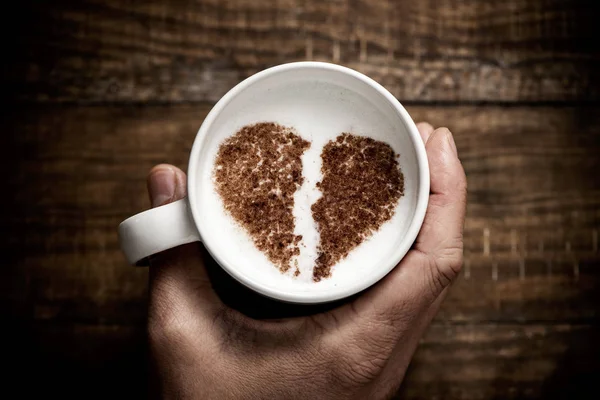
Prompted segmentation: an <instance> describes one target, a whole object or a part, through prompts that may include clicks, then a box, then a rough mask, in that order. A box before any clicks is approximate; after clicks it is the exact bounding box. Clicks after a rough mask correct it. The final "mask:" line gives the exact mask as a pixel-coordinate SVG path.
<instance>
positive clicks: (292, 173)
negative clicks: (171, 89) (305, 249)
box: [214, 122, 404, 282]
mask: <svg viewBox="0 0 600 400" xmlns="http://www.w3.org/2000/svg"><path fill="white" fill-rule="evenodd" d="M309 147H310V143H309V142H308V141H306V140H304V139H302V138H301V137H300V136H299V135H298V134H297V133H296V132H295V131H294V130H293V129H292V128H289V127H285V126H282V125H278V124H275V123H270V122H266V123H258V124H255V125H249V126H245V127H243V128H242V129H241V130H240V131H238V132H237V133H236V134H235V135H233V136H232V137H230V138H228V139H227V140H226V141H225V142H224V143H222V144H221V146H220V148H219V152H218V153H217V157H216V161H215V171H214V178H215V187H216V190H217V192H218V193H219V195H220V196H221V198H222V200H223V205H224V207H225V210H226V211H227V212H228V213H229V214H230V215H231V216H232V217H233V218H234V219H235V220H236V221H237V222H238V223H239V224H240V225H241V226H242V227H244V228H245V229H246V231H247V232H248V233H249V234H250V237H251V238H252V240H253V242H254V244H255V246H256V247H257V248H258V249H259V250H260V251H262V252H263V253H264V254H265V255H266V256H267V258H268V259H269V260H270V261H271V262H272V263H273V264H275V265H276V266H277V267H278V268H279V270H280V271H281V272H287V271H288V270H289V269H290V268H291V266H292V263H293V260H294V258H295V257H297V256H299V255H300V249H299V247H298V246H299V243H300V241H301V240H302V236H299V235H295V234H294V227H295V218H294V215H293V209H294V193H295V192H296V191H297V190H298V189H299V188H300V186H301V185H302V183H303V181H304V178H303V176H302V161H301V156H302V154H303V153H304V152H305V151H306V150H307V149H308V148H309ZM397 157H398V156H397V155H396V154H395V153H394V151H393V149H392V148H391V147H390V146H389V145H388V144H387V143H384V142H381V141H377V140H374V139H371V138H367V137H361V136H356V135H353V134H350V133H343V134H342V135H340V136H338V137H337V138H336V139H335V140H332V141H330V142H329V143H327V144H326V145H325V146H324V148H323V151H322V153H321V158H322V161H323V164H322V168H321V172H322V174H323V178H322V180H321V182H319V183H317V187H318V188H319V189H320V190H321V192H322V197H321V198H319V200H317V202H316V203H314V204H313V205H312V207H311V211H312V216H313V219H314V221H315V223H316V225H317V228H318V231H319V234H320V241H319V245H318V249H317V250H318V257H317V259H316V262H315V266H314V268H313V280H314V281H315V282H318V281H320V280H321V279H323V278H327V277H329V276H331V268H332V267H333V266H334V265H335V264H336V263H337V262H339V261H340V260H341V259H343V258H345V257H346V256H348V254H349V253H350V252H351V251H352V250H353V249H354V248H356V247H357V246H359V245H360V244H361V243H362V242H363V241H364V240H365V239H367V238H368V237H369V236H370V235H372V233H373V232H375V231H377V230H378V229H379V228H380V227H381V225H383V223H385V222H386V221H388V220H390V219H391V218H392V216H393V215H394V210H395V207H396V205H397V203H398V200H399V199H400V197H401V196H402V195H403V193H404V176H403V174H402V172H401V171H400V168H399V166H398V162H397V160H396V159H397ZM294 264H295V271H294V275H296V276H297V275H298V274H299V273H300V271H299V270H298V266H297V263H294Z"/></svg>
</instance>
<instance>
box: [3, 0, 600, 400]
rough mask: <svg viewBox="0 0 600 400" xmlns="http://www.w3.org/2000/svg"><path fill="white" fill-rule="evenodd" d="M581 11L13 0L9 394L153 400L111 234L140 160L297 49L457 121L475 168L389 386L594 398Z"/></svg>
mask: <svg viewBox="0 0 600 400" xmlns="http://www.w3.org/2000/svg"><path fill="white" fill-rule="evenodd" d="M50 3H51V4H50ZM592 4H593V2H591V1H585V0H575V1H569V0H506V1H478V0H439V1H436V2H433V1H400V0H398V1H396V0H331V1H319V0H277V1H275V0H272V1H271V0H270V1H255V0H228V1H224V0H197V1H177V2H166V1H159V0H147V1H143V2H142V1H138V2H136V1H121V0H96V1H94V0H84V1H78V2H74V1H66V0H62V1H58V2H49V4H39V3H38V2H29V1H22V2H20V3H19V5H18V6H17V10H16V11H15V12H14V13H11V16H10V17H9V18H10V19H11V20H12V21H13V22H14V23H15V25H16V26H13V27H12V28H11V29H8V30H6V32H4V35H3V38H4V40H5V41H6V43H7V44H6V46H5V48H4V50H5V56H6V58H5V60H9V62H8V63H6V61H5V64H4V66H3V70H4V71H3V75H2V88H3V97H4V101H3V104H4V106H5V107H3V118H2V123H1V125H0V127H1V128H2V135H1V139H0V141H1V142H0V148H1V149H2V157H1V161H0V162H1V163H2V167H3V169H2V170H3V171H4V184H3V188H4V189H3V191H2V193H3V194H2V196H1V200H0V215H1V220H2V231H3V235H2V241H1V244H0V246H2V253H3V254H4V255H5V258H4V259H5V261H4V262H3V268H0V299H1V301H0V316H1V317H2V321H3V322H4V323H3V328H2V331H3V332H2V337H3V339H5V340H4V341H3V342H2V343H3V344H4V346H5V348H6V351H4V352H3V355H4V357H3V360H4V361H5V362H6V363H7V365H8V366H9V370H10V372H9V375H8V377H9V378H10V379H7V381H6V382H7V383H8V387H9V388H10V387H13V388H15V389H18V390H19V393H21V395H23V394H31V393H38V394H48V393H53V392H56V393H59V394H62V396H63V397H70V396H77V397H102V396H111V397H133V398H138V397H140V395H143V394H145V393H146V390H147V389H146V384H147V380H148V377H147V373H146V366H147V358H146V353H145V331H144V321H145V313H146V287H147V270H145V269H136V268H132V267H128V266H127V265H126V263H125V261H124V259H123V257H122V255H121V253H120V251H119V248H118V245H117V236H116V227H117V225H118V223H119V222H120V221H121V220H122V219H124V218H125V217H127V216H129V215H131V214H133V213H136V212H138V211H140V210H143V209H145V208H147V207H148V201H147V199H146V194H145V183H144V179H145V174H146V173H147V171H148V169H149V168H150V167H151V166H152V165H154V164H156V163H160V162H170V163H173V164H175V165H177V166H179V167H181V168H184V169H185V167H186V163H187V156H188V152H189V150H190V147H191V144H192V140H193V138H194V136H195V134H196V131H197V129H198V127H199V126H200V124H201V123H202V120H203V118H204V117H205V115H206V114H207V112H208V111H209V109H210V107H211V105H212V104H214V102H215V101H216V100H218V99H219V98H220V96H221V95H223V94H224V93H225V92H226V91H227V90H228V89H229V88H231V87H232V86H233V85H235V84H236V83H237V82H239V81H240V80H241V79H243V78H245V77H247V76H249V75H251V74H252V73H254V72H256V71H259V70H261V69H263V68H265V67H268V66H271V65H275V64H279V63H283V62H287V61H294V60H307V59H310V60H322V61H330V62H336V63H340V64H343V65H347V66H350V67H352V68H355V69H357V70H359V71H362V72H365V73H367V74H368V75H370V76H372V77H373V78H375V79H376V80H378V81H379V82H381V83H382V84H384V85H385V86H386V87H387V88H388V89H389V90H390V91H391V92H392V93H393V94H394V95H395V96H397V97H398V98H399V99H400V100H401V101H402V102H403V103H404V104H405V105H406V106H407V108H408V110H409V112H410V113H411V115H412V116H413V117H414V119H415V120H428V121H430V122H431V123H432V124H434V125H446V126H448V127H450V128H451V130H452V131H453V132H454V134H455V137H456V142H457V146H458V149H459V153H460V157H461V159H462V161H463V164H464V167H465V169H466V172H467V176H468V181H469V205H468V216H467V221H466V227H465V264H464V268H463V270H462V273H461V276H460V278H459V279H458V281H457V282H456V284H455V285H454V287H453V288H452V291H451V293H450V295H449V297H448V300H447V301H446V303H445V304H444V306H443V309H442V311H441V312H440V314H439V315H438V317H437V318H436V319H435V321H434V323H433V325H432V326H431V328H430V329H429V331H428V333H427V335H426V336H425V338H423V340H422V343H421V346H420V348H419V350H418V352H417V354H416V356H415V358H414V361H413V363H412V365H411V367H410V371H409V373H408V376H407V378H406V380H405V383H404V384H403V386H402V388H401V390H400V393H399V396H400V397H404V398H444V399H446V398H460V399H483V398H547V397H561V398H562V397H564V398H567V397H568V398H585V397H589V398H599V396H598V394H599V389H598V388H597V385H595V384H596V381H597V380H598V378H599V377H600V376H599V375H600V374H599V371H600V345H599V344H598V339H599V338H600V335H599V333H600V324H599V322H600V301H599V300H600V292H599V289H600V269H599V267H600V262H599V259H600V255H599V253H598V244H599V237H598V236H599V230H600V178H599V177H598V174H599V171H600V157H599V154H600V106H599V103H598V100H600V68H598V62H599V61H600V44H599V43H600V41H598V39H597V38H598V37H600V35H599V33H600V32H599V31H600V28H599V26H600V24H598V22H597V21H596V17H595V15H594V12H593V9H592ZM11 26H12V25H11ZM19 376H20V377H27V381H25V382H26V383H25V384H23V383H21V381H20V380H18V378H17V377H19Z"/></svg>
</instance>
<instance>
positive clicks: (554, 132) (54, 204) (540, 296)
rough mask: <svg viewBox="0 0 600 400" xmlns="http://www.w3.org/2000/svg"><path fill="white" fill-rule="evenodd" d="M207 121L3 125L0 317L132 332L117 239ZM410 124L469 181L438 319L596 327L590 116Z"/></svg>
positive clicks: (131, 306)
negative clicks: (447, 131) (443, 142)
mask: <svg viewBox="0 0 600 400" xmlns="http://www.w3.org/2000/svg"><path fill="white" fill-rule="evenodd" d="M209 109H210V106H208V105H176V106H155V107H136V106H128V107H116V106H115V107H104V106H102V107H78V108H74V107H61V106H57V107H28V108H21V109H19V110H15V111H14V113H13V119H12V122H7V123H3V125H2V127H1V128H2V130H3V131H7V132H13V135H11V136H10V137H9V138H8V142H6V143H5V144H4V145H5V147H4V148H5V149H7V148H10V152H11V154H13V155H14V154H17V155H19V156H18V157H12V159H14V160H15V161H14V163H13V164H12V165H5V166H3V167H4V170H5V171H14V173H10V174H7V176H6V178H5V179H6V180H7V182H6V183H5V184H6V185H7V187H8V189H9V192H10V193H13V197H12V198H4V199H2V202H3V204H2V208H1V209H2V211H1V213H2V214H3V215H2V219H3V221H5V224H6V225H5V226H7V229H8V230H9V231H10V232H12V233H11V235H9V236H8V237H7V240H6V241H5V242H4V243H2V246H3V248H4V249H3V251H5V252H7V253H8V254H9V255H10V257H11V259H12V260H13V261H14V262H13V263H12V264H9V266H10V265H12V268H11V267H9V268H8V269H4V270H2V272H0V274H1V275H2V278H3V279H1V280H0V286H2V287H3V291H2V295H1V296H2V297H3V298H4V300H5V301H6V302H7V304H9V305H10V307H8V306H7V308H10V309H12V310H17V311H12V312H13V313H17V314H19V315H21V316H26V317H28V318H33V319H35V320H40V321H63V322H70V321H76V322H80V323H86V324H90V323H98V322H101V323H113V324H130V323H133V324H137V323H141V322H142V321H143V320H144V316H145V298H146V279H147V271H146V270H145V269H139V268H137V269H136V268H131V267H128V266H127V265H126V264H125V261H124V259H123V256H122V255H121V253H120V251H119V249H118V244H117V236H116V227H117V225H118V223H119V222H120V221H121V220H122V219H124V218H126V217H127V216H129V215H131V214H134V213H136V212H139V211H141V210H143V209H145V208H147V207H148V200H147V199H146V194H145V174H146V172H147V171H148V170H149V169H150V168H151V166H152V165H154V164H156V163H160V162H171V163H174V164H175V165H178V166H180V167H182V168H184V169H185V166H186V162H187V157H188V154H189V151H190V147H191V144H192V141H193V138H194V136H195V134H196V132H197V129H198V127H199V126H200V124H201V122H202V120H203V118H204V116H205V115H206V114H207V112H208V111H209ZM409 112H410V113H411V114H412V115H413V116H414V117H415V119H417V120H421V119H427V120H430V121H432V123H434V124H435V125H437V126H439V125H443V124H448V125H449V127H450V128H451V129H452V130H453V131H454V134H455V137H456V142H457V146H458V149H459V153H460V155H461V158H462V160H463V164H464V167H465V170H466V172H467V176H468V181H469V204H468V216H467V221H466V230H465V260H466V261H465V268H464V270H463V273H462V275H461V277H460V279H459V280H458V282H457V283H456V286H455V287H454V288H453V290H452V291H451V293H450V295H449V297H448V300H447V302H446V303H445V305H444V307H443V309H442V312H441V313H440V315H439V316H438V320H439V321H453V322H470V323H474V322H478V321H480V322H481V321H483V322H489V321H504V322H514V323H517V322H519V323H525V322H528V321H536V322H540V321H548V322H551V323H556V322H567V321H568V322H573V323H584V322H591V321H597V320H598V316H599V314H598V313H599V311H600V310H599V304H600V302H598V300H599V297H598V296H599V295H598V293H599V291H598V289H599V288H600V269H598V268H597V267H598V265H599V260H600V256H599V254H598V243H597V241H598V235H597V233H598V229H599V228H600V211H599V210H600V196H599V194H600V181H598V180H597V179H596V177H595V175H594V174H591V173H587V172H585V171H597V170H598V168H599V167H600V159H598V157H597V154H599V152H600V117H599V116H598V115H599V114H598V108H597V107H595V106H590V107H576V108H575V107H508V108H505V107H473V106H456V107H436V108H432V107H426V106H414V107H409ZM4 140H5V141H6V140H7V137H5V138H4ZM4 160H7V158H6V157H5V158H4ZM594 232H595V233H596V236H594ZM15 307H16V308H15Z"/></svg>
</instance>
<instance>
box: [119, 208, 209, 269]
mask: <svg viewBox="0 0 600 400" xmlns="http://www.w3.org/2000/svg"><path fill="white" fill-rule="evenodd" d="M197 241H200V235H199V234H198V230H197V229H196V225H195V224H194V221H193V219H192V213H191V211H190V209H189V205H188V199H187V197H186V198H184V199H181V200H177V201H175V202H173V203H170V204H167V205H164V206H161V207H157V208H153V209H151V210H148V211H144V212H142V213H139V214H137V215H134V216H133V217H131V218H128V219H126V220H125V221H123V222H121V224H120V225H119V243H120V245H121V249H122V250H123V252H124V253H125V257H126V258H127V261H128V262H129V263H130V264H138V265H140V264H141V265H143V261H145V259H146V258H147V257H148V256H151V255H153V254H156V253H160V252H161V251H164V250H168V249H171V248H173V247H177V246H181V245H182V244H186V243H191V242H197Z"/></svg>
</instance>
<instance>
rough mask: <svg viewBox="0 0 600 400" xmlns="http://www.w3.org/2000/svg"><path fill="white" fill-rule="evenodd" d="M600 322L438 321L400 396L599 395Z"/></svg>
mask: <svg viewBox="0 0 600 400" xmlns="http://www.w3.org/2000/svg"><path fill="white" fill-rule="evenodd" d="M598 333H599V332H598V327H597V326H587V325H581V326H570V325H550V326H547V325H493V324H491V325H464V326H451V325H446V326H444V325H433V326H431V327H430V328H429V331H428V333H427V335H426V336H425V337H424V338H423V339H422V341H421V344H420V347H419V348H418V350H417V353H416V355H415V357H414V359H413V361H412V364H411V367H410V368H409V372H408V374H407V377H406V380H405V383H404V384H403V386H402V387H401V389H400V392H399V394H398V396H397V398H403V399H405V398H409V399H432V398H438V399H489V398H501V399H517V398H518V399H533V398H536V399H537V398H561V399H567V398H589V399H592V398H597V397H598V394H600V392H599V391H598V386H597V384H596V381H597V377H598V376H597V374H598V369H599V368H600V361H599V360H600V346H598V343H597V340H595V337H597V335H598Z"/></svg>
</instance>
